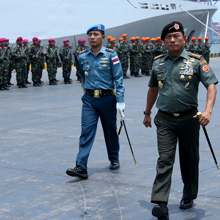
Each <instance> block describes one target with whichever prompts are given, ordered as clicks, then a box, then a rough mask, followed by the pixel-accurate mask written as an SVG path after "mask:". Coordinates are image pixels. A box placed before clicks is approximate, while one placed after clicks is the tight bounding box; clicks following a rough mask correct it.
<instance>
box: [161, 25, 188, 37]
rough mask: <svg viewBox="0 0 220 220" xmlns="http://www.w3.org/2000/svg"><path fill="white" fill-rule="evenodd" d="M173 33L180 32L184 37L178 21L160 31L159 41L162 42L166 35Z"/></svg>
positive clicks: (181, 26)
mask: <svg viewBox="0 0 220 220" xmlns="http://www.w3.org/2000/svg"><path fill="white" fill-rule="evenodd" d="M173 32H182V33H183V35H184V30H183V25H182V24H181V23H180V22H178V21H173V22H171V23H169V24H167V25H166V26H165V27H164V28H163V30H162V33H161V39H162V40H164V37H165V35H166V34H168V33H173Z"/></svg>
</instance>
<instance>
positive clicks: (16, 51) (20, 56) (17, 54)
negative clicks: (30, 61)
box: [12, 45, 27, 86]
mask: <svg viewBox="0 0 220 220" xmlns="http://www.w3.org/2000/svg"><path fill="white" fill-rule="evenodd" d="M24 50H25V48H24V47H23V46H19V45H17V46H16V47H14V48H13V50H12V56H13V57H14V60H15V70H16V80H17V85H18V86H19V85H26V75H27V56H26V54H25V53H23V51H24Z"/></svg>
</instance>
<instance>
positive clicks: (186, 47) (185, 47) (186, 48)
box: [184, 43, 189, 52]
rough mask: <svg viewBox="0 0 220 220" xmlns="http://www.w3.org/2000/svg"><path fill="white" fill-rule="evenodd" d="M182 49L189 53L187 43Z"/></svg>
mask: <svg viewBox="0 0 220 220" xmlns="http://www.w3.org/2000/svg"><path fill="white" fill-rule="evenodd" d="M184 49H185V50H186V51H187V52H189V44H188V43H185V45H184Z"/></svg>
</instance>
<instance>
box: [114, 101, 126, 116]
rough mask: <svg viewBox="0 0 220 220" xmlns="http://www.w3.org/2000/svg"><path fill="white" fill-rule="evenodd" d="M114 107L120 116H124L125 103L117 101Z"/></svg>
mask: <svg viewBox="0 0 220 220" xmlns="http://www.w3.org/2000/svg"><path fill="white" fill-rule="evenodd" d="M116 109H117V110H118V112H119V113H120V115H121V117H122V118H124V117H125V115H124V109H125V103H124V102H117V104H116Z"/></svg>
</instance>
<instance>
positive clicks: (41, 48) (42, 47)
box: [36, 45, 44, 58]
mask: <svg viewBox="0 0 220 220" xmlns="http://www.w3.org/2000/svg"><path fill="white" fill-rule="evenodd" d="M43 50H44V45H43V46H40V48H39V50H38V51H37V54H36V57H37V58H38V55H39V54H40V53H41V52H42V51H43Z"/></svg>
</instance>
